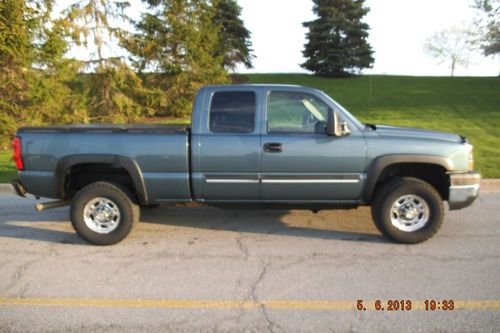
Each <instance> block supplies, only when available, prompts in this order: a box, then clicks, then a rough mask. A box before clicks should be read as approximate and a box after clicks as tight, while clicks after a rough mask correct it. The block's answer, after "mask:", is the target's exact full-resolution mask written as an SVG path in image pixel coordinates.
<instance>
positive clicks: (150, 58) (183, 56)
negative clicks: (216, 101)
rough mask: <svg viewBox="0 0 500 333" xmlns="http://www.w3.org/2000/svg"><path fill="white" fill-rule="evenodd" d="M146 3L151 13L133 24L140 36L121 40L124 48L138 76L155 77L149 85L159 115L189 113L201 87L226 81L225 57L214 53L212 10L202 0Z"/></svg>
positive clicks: (214, 39)
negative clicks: (129, 55)
mask: <svg viewBox="0 0 500 333" xmlns="http://www.w3.org/2000/svg"><path fill="white" fill-rule="evenodd" d="M148 4H149V6H150V12H149V13H145V14H143V16H142V18H141V20H140V21H139V22H136V24H135V26H136V30H137V31H138V32H137V33H135V34H133V35H131V36H127V37H126V38H124V39H123V40H122V45H123V46H124V47H125V48H126V49H127V50H128V51H129V52H130V53H131V55H132V57H131V61H132V62H133V63H134V65H135V68H136V69H137V70H138V71H139V72H140V73H144V72H148V71H152V72H155V73H158V74H159V75H155V76H154V80H150V81H147V85H148V86H150V87H152V89H153V91H155V92H156V94H155V95H156V96H157V97H158V98H157V100H156V101H155V102H154V104H155V108H156V109H158V112H157V114H158V115H167V116H182V115H186V114H189V112H190V111H191V106H192V101H193V98H194V94H195V92H196V91H197V90H198V89H199V88H200V87H202V86H204V85H207V84H216V83H226V82H228V75H227V72H226V70H225V69H224V66H223V59H224V58H223V55H217V47H218V32H219V30H218V27H217V26H214V24H213V23H212V19H213V17H214V11H213V8H212V7H211V6H210V5H209V3H208V2H207V1H204V0H149V1H148ZM160 92H161V93H160Z"/></svg>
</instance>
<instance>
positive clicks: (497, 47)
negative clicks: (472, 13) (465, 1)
mask: <svg viewBox="0 0 500 333" xmlns="http://www.w3.org/2000/svg"><path fill="white" fill-rule="evenodd" d="M474 7H475V8H476V9H477V10H478V15H477V18H476V21H477V22H478V26H479V27H480V28H481V30H482V33H483V36H482V38H481V48H482V49H483V52H484V54H485V55H486V56H489V55H500V0H475V1H474Z"/></svg>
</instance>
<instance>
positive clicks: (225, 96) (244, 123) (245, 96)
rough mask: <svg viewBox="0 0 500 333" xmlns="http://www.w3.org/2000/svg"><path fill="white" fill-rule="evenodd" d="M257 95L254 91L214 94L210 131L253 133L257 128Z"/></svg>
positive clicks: (211, 106) (211, 105) (210, 115)
mask: <svg viewBox="0 0 500 333" xmlns="http://www.w3.org/2000/svg"><path fill="white" fill-rule="evenodd" d="M255 112H256V95H255V93H254V92H253V91H223V92H216V93H215V94H214V95H213V96H212V103H211V104H210V114H209V123H210V131H212V132H215V133H252V132H253V131H254V129H255Z"/></svg>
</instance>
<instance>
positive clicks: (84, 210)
mask: <svg viewBox="0 0 500 333" xmlns="http://www.w3.org/2000/svg"><path fill="white" fill-rule="evenodd" d="M70 215H71V224H72V225H73V227H74V228H75V230H76V232H77V233H78V234H79V235H80V236H81V237H82V238H84V239H85V240H87V241H88V242H90V243H93V244H97V245H111V244H116V243H118V242H119V241H121V240H122V239H124V238H125V237H126V236H127V235H128V233H129V232H130V230H131V229H132V226H133V224H134V223H136V222H137V221H138V220H139V206H138V205H136V204H135V203H134V202H133V201H132V198H131V196H130V195H129V194H128V193H127V191H126V190H125V189H121V188H120V187H118V186H116V185H114V184H111V183H107V182H96V183H93V184H90V185H88V186H86V187H84V188H83V189H81V190H80V191H79V192H78V193H77V194H76V196H75V197H74V198H73V201H72V203H71V212H70Z"/></svg>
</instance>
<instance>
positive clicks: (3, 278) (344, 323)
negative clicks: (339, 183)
mask: <svg viewBox="0 0 500 333" xmlns="http://www.w3.org/2000/svg"><path fill="white" fill-rule="evenodd" d="M34 202H35V200H34V199H22V198H19V197H16V196H14V195H11V194H5V193H4V194H0V253H1V256H0V331H6V332H7V331H8V332H11V331H14V332H16V331H23V332H24V331H76V332H79V331H105V332H115V331H116V332H119V331H125V330H126V331H152V332H156V331H158V332H160V331H168V330H171V331H273V332H275V331H276V332H280V331H314V332H320V331H353V332H358V331H398V332H404V331H412V332H415V331H421V332H431V331H432V332H435V331H439V332H453V331H456V332H468V331H482V332H493V331H499V330H500V283H499V281H500V246H499V244H500V217H499V216H500V215H499V214H498V209H499V208H500V207H499V202H500V193H499V192H497V191H483V193H481V196H480V198H479V199H478V200H477V202H476V203H475V204H474V205H473V206H472V207H470V208H468V209H465V210H460V211H455V212H447V217H446V221H445V223H444V226H443V228H442V229H441V230H440V232H439V233H438V234H437V236H435V237H434V238H433V239H431V240H429V241H427V242H425V243H423V244H418V245H412V246H407V245H399V244H393V243H390V242H388V241H386V240H385V239H384V238H382V236H381V235H380V234H379V233H378V231H377V230H376V229H375V227H374V226H373V223H372V221H371V217H370V214H369V209H368V208H366V207H362V208H359V209H356V210H349V211H342V210H338V211H321V212H319V213H317V214H314V213H312V212H309V211H286V210H279V211H268V210H236V209H233V210H223V209H219V208H212V207H203V206H197V205H187V206H175V207H160V208H157V209H152V210H143V212H142V217H141V221H142V223H140V224H138V225H137V226H136V227H135V229H134V230H133V231H132V233H131V234H130V235H129V237H128V238H127V239H125V241H123V242H122V243H119V244H117V245H114V246H109V247H98V246H92V245H89V244H87V243H85V242H84V241H82V240H81V239H80V238H79V237H78V236H76V234H75V233H74V232H73V230H72V228H71V225H70V223H69V222H68V208H58V209H54V210H49V211H46V212H42V213H37V212H35V210H34V209H33V204H34ZM357 300H363V307H364V308H365V309H366V310H364V309H361V310H358V309H357ZM376 300H380V301H381V304H382V307H384V310H385V311H384V310H378V311H377V310H375V308H374V306H375V301H376ZM389 300H405V301H406V300H408V301H411V302H412V308H411V309H410V310H405V311H401V310H397V311H388V308H387V301H389ZM425 300H436V302H438V301H439V302H442V301H443V300H446V301H449V300H453V301H454V309H453V310H449V309H448V310H443V309H437V308H436V310H434V311H431V310H425V308H424V301H425Z"/></svg>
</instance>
